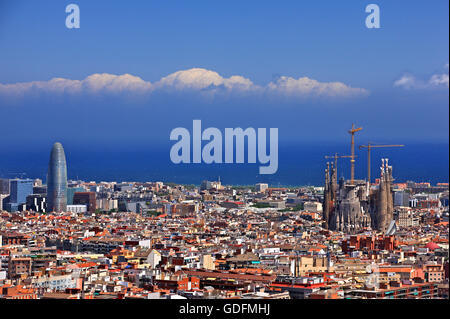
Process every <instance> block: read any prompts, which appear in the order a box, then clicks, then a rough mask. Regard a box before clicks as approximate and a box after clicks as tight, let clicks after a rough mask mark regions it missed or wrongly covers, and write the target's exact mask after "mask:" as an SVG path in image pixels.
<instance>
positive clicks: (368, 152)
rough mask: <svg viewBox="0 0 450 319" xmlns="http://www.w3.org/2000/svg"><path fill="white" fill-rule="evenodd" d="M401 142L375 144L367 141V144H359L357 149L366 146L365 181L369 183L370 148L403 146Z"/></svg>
mask: <svg viewBox="0 0 450 319" xmlns="http://www.w3.org/2000/svg"><path fill="white" fill-rule="evenodd" d="M403 146H405V145H403V144H392V145H376V144H372V143H367V145H361V146H359V149H360V150H361V149H363V148H367V181H368V182H369V184H370V150H371V149H372V148H382V147H403Z"/></svg>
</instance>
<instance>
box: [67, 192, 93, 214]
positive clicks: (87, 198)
mask: <svg viewBox="0 0 450 319" xmlns="http://www.w3.org/2000/svg"><path fill="white" fill-rule="evenodd" d="M73 204H74V205H86V206H87V210H88V212H89V213H90V214H94V213H95V210H96V209H97V203H96V196H95V192H75V194H74V195H73Z"/></svg>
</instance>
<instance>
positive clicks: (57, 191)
mask: <svg viewBox="0 0 450 319" xmlns="http://www.w3.org/2000/svg"><path fill="white" fill-rule="evenodd" d="M66 209H67V166H66V156H65V154H64V149H63V147H62V145H61V143H55V144H53V148H52V151H51V153H50V161H49V163H48V173H47V211H48V212H63V211H66Z"/></svg>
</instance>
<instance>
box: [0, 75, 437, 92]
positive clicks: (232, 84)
mask: <svg viewBox="0 0 450 319" xmlns="http://www.w3.org/2000/svg"><path fill="white" fill-rule="evenodd" d="M437 80H438V79H437ZM158 91H165V92H168V91H169V92H170V91H179V92H186V91H188V92H209V93H217V92H221V93H225V94H232V93H249V94H257V95H258V94H259V95H260V94H274V93H275V94H277V95H283V96H288V97H294V98H295V97H311V98H317V97H331V98H336V97H339V98H348V97H358V96H366V95H368V93H369V92H368V91H367V90H365V89H361V88H352V87H350V86H348V85H346V84H344V83H341V82H319V81H317V80H313V79H310V78H307V77H302V78H298V79H295V78H292V77H287V76H281V77H280V78H278V79H277V80H276V81H272V82H270V83H269V84H268V85H266V86H258V85H255V84H254V83H253V82H252V81H251V80H250V79H247V78H245V77H242V76H240V75H233V76H231V77H229V78H226V77H223V76H221V75H220V74H218V73H217V72H214V71H211V70H206V69H201V68H193V69H189V70H182V71H177V72H175V73H172V74H170V75H168V76H166V77H163V78H161V79H160V80H159V81H157V82H154V83H150V82H148V81H145V80H143V79H141V78H140V77H137V76H133V75H130V74H124V75H113V74H107V73H103V74H92V75H90V76H88V77H87V78H85V79H83V80H70V79H63V78H53V79H51V80H49V81H34V82H22V83H15V84H1V83H0V96H9V97H17V96H20V97H25V96H27V95H35V94H40V93H50V94H57V93H60V94H83V93H88V94H99V93H103V94H120V93H129V94H136V95H139V94H149V93H153V92H158Z"/></svg>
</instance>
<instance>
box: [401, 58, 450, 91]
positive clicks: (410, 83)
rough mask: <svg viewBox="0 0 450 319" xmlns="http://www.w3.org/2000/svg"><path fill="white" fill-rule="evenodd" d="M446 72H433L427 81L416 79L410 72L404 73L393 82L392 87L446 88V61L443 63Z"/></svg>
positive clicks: (447, 78) (447, 84)
mask: <svg viewBox="0 0 450 319" xmlns="http://www.w3.org/2000/svg"><path fill="white" fill-rule="evenodd" d="M445 69H446V71H447V73H441V74H433V75H432V76H431V77H430V79H429V80H428V81H424V80H422V79H418V78H417V77H415V76H414V75H412V74H404V75H403V76H402V77H401V78H400V79H398V80H396V81H395V82H394V87H400V88H403V89H407V90H410V89H431V88H445V87H446V88H448V87H449V83H448V82H449V81H448V80H449V76H448V63H447V64H446V65H445Z"/></svg>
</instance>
